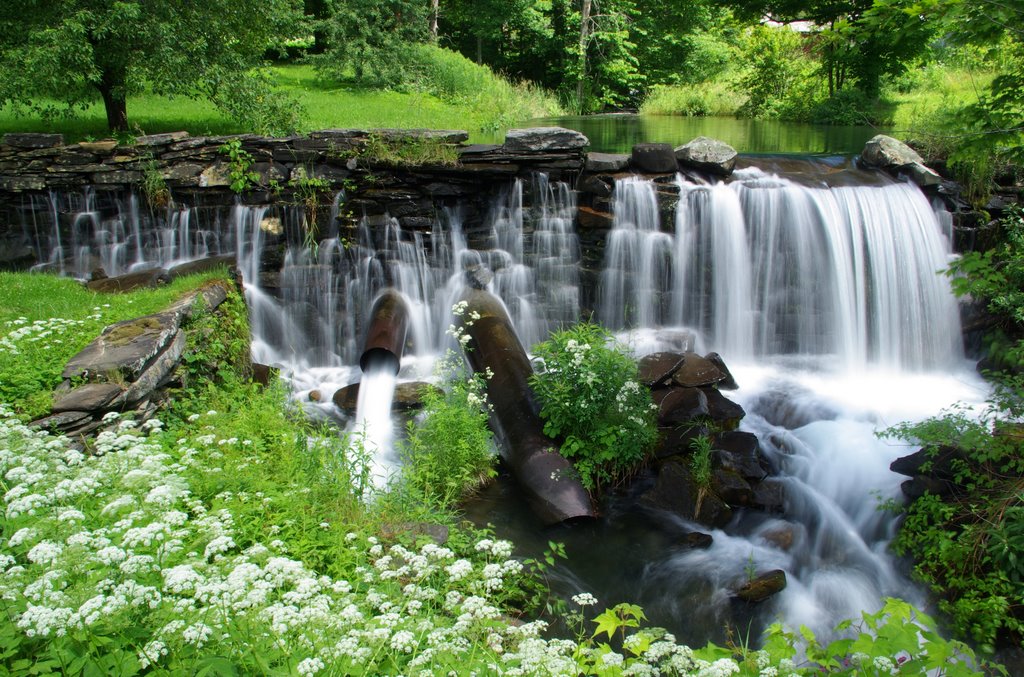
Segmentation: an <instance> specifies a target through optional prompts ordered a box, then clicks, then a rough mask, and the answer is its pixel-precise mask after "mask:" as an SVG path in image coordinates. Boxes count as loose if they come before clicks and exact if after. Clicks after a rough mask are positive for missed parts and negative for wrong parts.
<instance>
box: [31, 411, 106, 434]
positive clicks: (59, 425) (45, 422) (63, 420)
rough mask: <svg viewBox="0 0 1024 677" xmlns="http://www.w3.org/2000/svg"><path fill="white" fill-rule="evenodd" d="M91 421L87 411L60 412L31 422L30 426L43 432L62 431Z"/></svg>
mask: <svg viewBox="0 0 1024 677" xmlns="http://www.w3.org/2000/svg"><path fill="white" fill-rule="evenodd" d="M91 420H92V413H91V412H88V411H62V412H60V413H59V414H53V415H51V416H46V417H44V418H40V419H37V420H35V421H32V425H34V426H36V427H38V428H42V429H43V430H52V431H64V430H68V429H70V428H73V427H75V426H79V425H82V424H83V423H86V422H87V421H91Z"/></svg>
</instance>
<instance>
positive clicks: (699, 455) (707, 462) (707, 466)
mask: <svg viewBox="0 0 1024 677" xmlns="http://www.w3.org/2000/svg"><path fill="white" fill-rule="evenodd" d="M690 474H691V475H692V476H693V479H694V481H695V482H696V483H697V485H698V486H700V487H701V488H703V489H707V488H708V487H710V486H711V438H710V437H708V436H707V435H698V436H697V437H694V438H693V440H691V441H690Z"/></svg>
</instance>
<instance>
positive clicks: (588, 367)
mask: <svg viewBox="0 0 1024 677" xmlns="http://www.w3.org/2000/svg"><path fill="white" fill-rule="evenodd" d="M533 354H534V355H535V356H536V357H537V360H538V363H539V367H538V369H537V371H536V372H535V373H534V374H533V375H532V376H531V377H530V386H531V387H532V388H533V390H534V392H535V393H537V396H538V397H539V398H540V401H541V411H540V415H541V418H543V419H544V433H545V434H546V435H548V436H549V437H551V438H553V439H558V440H561V446H560V451H561V453H562V455H563V456H565V457H566V458H568V459H570V460H571V461H572V462H573V465H574V466H575V467H576V469H577V471H579V474H580V479H581V480H582V482H583V486H585V487H586V488H587V489H588V490H590V491H592V492H595V491H599V490H600V488H601V487H602V486H605V485H609V484H615V483H616V482H617V481H619V480H621V479H623V478H624V477H626V476H627V475H629V474H630V473H631V472H633V471H634V470H635V469H636V467H637V466H638V465H639V464H640V462H641V461H643V459H644V457H645V455H646V454H647V452H648V451H650V449H651V447H652V445H653V444H654V441H655V439H656V438H657V427H656V423H655V417H654V412H655V407H654V404H653V403H652V402H651V395H650V392H649V391H648V390H647V389H646V388H644V387H643V386H641V385H640V383H639V382H638V381H637V367H636V362H634V360H633V359H632V358H631V357H630V356H629V355H628V354H627V353H626V351H625V350H624V349H623V348H622V347H620V346H618V345H617V344H616V343H615V342H614V338H613V337H612V336H611V334H610V333H609V332H608V331H607V330H606V329H604V328H603V327H600V326H598V325H595V324H590V323H585V322H584V323H580V324H578V325H576V326H574V327H572V328H570V329H566V330H563V331H558V332H555V333H553V334H552V335H551V337H550V338H549V339H548V340H547V341H544V342H543V343H539V344H537V345H536V346H534V348H533Z"/></svg>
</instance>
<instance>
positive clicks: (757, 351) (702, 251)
mask: <svg viewBox="0 0 1024 677" xmlns="http://www.w3.org/2000/svg"><path fill="white" fill-rule="evenodd" d="M843 176H844V178H846V179H848V178H849V176H847V175H846V174H844V175H843ZM869 180H870V181H871V182H879V181H880V182H881V184H882V185H870V184H869V183H868V181H869ZM677 185H678V188H679V205H678V208H677V210H676V218H675V224H674V236H673V235H669V234H668V233H665V232H662V231H663V226H662V224H661V223H660V220H659V215H658V203H657V200H656V196H655V191H654V188H653V186H652V185H651V184H650V183H648V182H645V181H642V180H638V179H635V178H632V179H621V180H619V181H618V182H617V184H616V202H615V209H616V211H615V226H614V229H613V230H612V232H611V233H610V235H609V238H608V249H607V254H606V256H605V267H604V272H603V273H602V277H601V288H600V290H599V293H600V295H601V299H602V301H601V305H600V308H599V318H600V319H601V321H602V322H604V323H605V324H607V325H608V326H610V327H613V328H616V329H627V328H650V327H665V326H673V325H675V326H686V327H690V328H693V329H695V330H697V331H698V333H699V334H700V335H701V336H703V337H704V339H705V340H706V342H707V343H708V345H711V346H714V348H715V349H716V350H717V351H719V352H721V353H723V354H726V355H728V356H731V357H732V359H733V360H736V359H744V358H748V357H751V356H755V355H758V356H764V355H781V354H798V355H818V356H826V355H827V356H832V357H833V358H834V359H837V360H839V361H840V362H841V363H842V364H843V365H844V366H847V367H853V366H857V365H863V364H865V363H868V362H870V363H873V364H880V365H888V366H891V367H897V368H916V369H921V368H935V367H940V366H944V365H948V364H950V363H951V362H953V361H955V360H956V359H957V358H959V357H960V356H961V354H962V349H961V348H960V325H959V319H958V314H957V309H956V300H955V299H954V298H953V296H952V294H951V293H950V291H949V284H948V282H947V281H946V280H945V278H943V277H942V276H939V275H936V274H935V272H936V271H938V270H940V269H942V268H944V267H945V266H946V264H947V261H948V243H946V242H945V241H944V238H943V233H942V229H941V226H940V224H939V222H938V220H937V218H936V214H935V210H934V209H933V208H932V206H931V205H930V204H929V203H928V200H927V199H926V198H925V197H924V196H923V195H922V194H921V192H920V190H918V189H917V187H915V186H913V185H911V184H908V183H902V182H895V181H891V180H887V179H881V177H878V176H871V177H870V179H867V178H866V179H865V181H864V183H860V184H857V185H836V186H830V185H828V183H826V182H825V181H817V182H815V184H814V185H810V186H808V185H805V184H803V183H798V182H796V181H793V180H789V179H785V178H781V177H779V176H775V175H772V174H767V173H765V172H764V171H762V170H760V169H757V168H754V167H751V168H747V169H743V170H740V171H738V172H737V173H736V176H735V178H734V180H732V181H731V182H729V183H722V182H719V183H716V184H713V185H698V184H694V183H690V182H688V181H686V180H683V179H682V178H680V179H679V180H678V182H677Z"/></svg>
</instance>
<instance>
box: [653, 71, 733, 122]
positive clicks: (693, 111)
mask: <svg viewBox="0 0 1024 677" xmlns="http://www.w3.org/2000/svg"><path fill="white" fill-rule="evenodd" d="M744 101H745V99H744V97H743V95H742V94H740V93H739V92H737V91H736V90H735V89H734V88H733V87H732V85H731V84H729V83H728V82H727V81H723V80H719V81H706V82H698V83H695V84H691V85H658V86H655V87H654V88H652V89H651V91H650V93H649V94H648V95H647V98H646V99H644V103H643V106H641V108H640V111H641V112H642V113H644V114H646V115H692V116H694V117H703V116H728V115H735V114H736V111H738V110H739V109H740V108H741V107H742V106H743V103H744Z"/></svg>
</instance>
